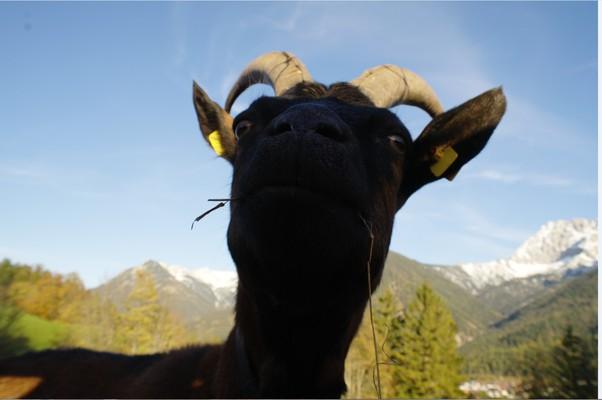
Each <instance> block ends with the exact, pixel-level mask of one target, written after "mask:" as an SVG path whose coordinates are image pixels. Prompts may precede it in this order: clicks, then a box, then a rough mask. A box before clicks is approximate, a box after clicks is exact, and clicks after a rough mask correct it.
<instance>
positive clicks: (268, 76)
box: [225, 51, 313, 112]
mask: <svg viewBox="0 0 602 400" xmlns="http://www.w3.org/2000/svg"><path fill="white" fill-rule="evenodd" d="M299 82H313V79H312V78H311V75H310V73H309V71H308V70H307V68H306V67H305V65H303V63H302V62H301V61H300V60H299V59H298V58H297V57H295V56H294V55H292V54H291V53H287V52H286V51H274V52H272V53H267V54H264V55H262V56H259V57H257V58H256V59H255V60H253V61H252V62H251V63H250V64H249V65H248V66H247V68H245V70H244V71H243V72H242V73H241V74H240V77H239V78H238V80H237V81H236V83H235V84H234V86H232V89H231V90H230V93H229V94H228V98H227V99H226V107H225V109H226V111H227V112H230V109H231V108H232V105H233V104H234V101H235V100H236V98H237V97H238V96H239V95H240V94H241V93H242V92H244V91H245V90H246V89H247V88H248V87H249V86H251V85H254V84H256V83H267V84H268V85H270V86H272V88H273V89H274V93H275V94H276V96H280V95H282V94H283V93H284V92H286V91H287V90H288V89H290V88H292V87H293V86H295V85H296V84H297V83H299Z"/></svg>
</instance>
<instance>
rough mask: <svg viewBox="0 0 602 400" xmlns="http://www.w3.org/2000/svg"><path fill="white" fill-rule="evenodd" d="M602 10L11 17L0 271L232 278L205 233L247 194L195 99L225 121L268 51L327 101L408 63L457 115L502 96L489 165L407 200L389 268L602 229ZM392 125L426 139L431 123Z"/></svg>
mask: <svg viewBox="0 0 602 400" xmlns="http://www.w3.org/2000/svg"><path fill="white" fill-rule="evenodd" d="M596 7H597V5H596V3H592V2H578V3H568V2H567V3H557V2H529V3H520V2H506V3H476V2H462V3H409V2H403V3H370V4H368V3H302V4H301V3H265V2H264V3H226V4H224V3H148V2H144V3H113V2H108V3H105V2H101V3H96V2H95V3H0V52H1V56H0V93H1V95H0V188H2V189H1V193H2V194H1V195H0V257H9V258H11V259H12V260H14V261H20V262H28V263H40V264H43V265H44V266H45V267H47V268H49V269H51V270H53V271H58V272H71V271H75V272H77V273H78V274H79V275H80V276H81V277H82V278H83V279H84V281H85V283H86V284H87V285H88V286H95V285H98V284H100V283H102V282H103V281H104V280H106V279H107V278H109V277H111V276H113V275H115V274H117V273H118V272H120V271H121V270H123V269H125V268H127V267H130V266H133V265H137V264H140V263H142V262H143V261H145V260H147V259H151V258H152V259H158V260H162V261H166V262H169V263H173V264H179V265H183V266H187V267H191V268H194V267H201V266H209V267H213V268H218V269H229V268H233V263H232V261H231V259H230V256H229V254H228V250H227V247H226V241H225V236H226V228H227V225H228V212H227V210H226V209H223V210H220V211H217V212H215V213H213V214H211V215H210V216H208V217H207V218H206V219H205V220H203V221H202V222H201V223H200V224H198V225H197V226H196V227H195V230H194V231H192V232H191V231H190V222H191V221H192V219H194V217H196V216H197V215H199V214H200V213H201V212H203V211H205V210H206V209H207V208H209V207H210V206H211V204H209V203H207V202H206V199H208V198H211V197H222V196H227V195H228V192H229V183H230V179H231V169H230V166H229V164H228V163H227V162H225V161H223V160H221V159H218V158H217V157H216V156H215V155H214V154H213V153H212V151H211V150H210V149H209V148H208V147H207V146H206V145H205V143H204V142H203V140H202V139H201V136H200V134H199V131H198V125H197V121H196V117H195V114H194V111H193V107H192V101H191V82H192V79H195V80H197V81H198V82H199V83H200V84H201V85H202V86H203V87H204V88H205V89H206V91H207V92H208V93H209V94H210V95H211V96H212V97H213V98H214V99H215V100H216V101H218V102H220V103H223V101H224V100H225V97H226V94H227V92H228V89H229V87H230V85H231V84H232V83H233V81H234V80H235V79H236V77H237V75H238V74H239V73H240V71H241V70H242V69H243V68H244V66H245V65H246V64H247V63H248V62H249V61H250V60H252V59H253V58H255V57H256V56H257V55H259V54H262V53H264V52H267V51H272V50H288V51H291V52H293V53H295V54H296V55H297V56H299V57H300V58H301V59H302V60H303V61H304V63H305V64H306V65H307V67H308V68H309V69H310V71H311V72H312V75H313V77H314V78H315V79H316V80H318V81H321V82H325V83H332V82H335V81H341V80H351V79H353V78H354V77H356V76H357V75H359V74H360V73H361V72H362V71H363V70H364V69H366V68H369V67H371V66H374V65H377V64H383V63H394V64H398V65H400V66H403V67H407V68H410V69H412V70H414V71H416V72H418V73H419V74H421V75H422V76H423V77H425V78H426V79H427V80H428V81H429V82H430V83H431V84H432V86H433V87H434V88H435V90H436V91H437V92H438V94H439V96H440V98H441V101H442V103H443V105H444V107H446V108H450V107H453V106H455V105H458V104H460V103H462V102H464V101H466V100H468V99H470V98H471V97H474V96H476V95H478V94H480V93H481V92H483V91H485V90H488V89H490V88H492V87H495V86H498V85H503V86H504V90H505V93H506V95H507V98H508V110H507V113H506V116H505V117H504V119H503V120H502V123H501V124H500V126H499V128H498V130H497V131H496V133H495V134H494V136H493V138H492V139H491V141H490V142H489V145H488V146H487V148H486V149H485V150H484V152H483V153H482V154H481V155H480V156H479V157H478V158H477V159H475V160H473V161H472V162H471V163H470V164H468V165H467V166H466V167H465V168H464V169H463V170H462V171H461V173H460V174H459V175H458V176H457V178H456V179H455V180H454V181H453V182H447V181H440V182H437V183H434V184H432V185H430V186H428V187H425V188H423V189H422V190H421V191H420V192H418V193H416V194H415V195H414V196H413V197H412V198H411V199H410V201H409V202H408V203H407V204H406V206H405V207H404V208H403V209H402V210H401V211H400V213H399V214H398V216H397V219H396V225H395V229H394V236H393V240H392V244H391V249H392V250H395V251H398V252H401V253H403V254H405V255H407V256H409V257H412V258H415V259H417V260H420V261H423V262H431V263H441V264H454V263H458V262H465V261H487V260H492V259H495V258H500V257H506V256H509V255H511V254H512V252H513V251H514V249H515V248H516V247H517V246H518V245H520V243H521V242H522V241H523V240H525V239H526V238H527V237H528V236H529V235H531V234H533V233H534V232H535V231H536V230H537V229H538V228H539V226H540V225H542V224H543V223H545V222H547V221H549V220H556V219H570V218H577V217H586V218H597V130H596V129H597V128H596V124H597V39H596V37H597V36H596V35H597V19H596V16H597V8H596ZM261 94H267V95H269V94H271V92H270V89H269V87H267V86H261V85H260V86H257V87H254V88H252V89H251V90H249V91H248V92H247V93H245V94H244V95H243V96H242V97H241V98H240V99H239V100H238V101H237V104H236V106H235V109H234V111H240V110H241V109H244V107H245V105H248V104H249V103H250V102H251V101H252V100H253V98H255V97H256V96H258V95H261ZM394 112H396V113H397V115H399V117H400V118H401V119H402V120H403V121H404V123H405V124H406V126H407V127H408V128H409V129H410V131H411V132H412V134H413V135H414V137H416V136H417V135H418V134H419V133H420V131H421V129H422V128H423V127H424V126H425V124H426V123H427V122H428V117H427V115H426V114H425V113H424V112H422V111H420V110H416V109H412V108H409V107H397V108H395V109H394Z"/></svg>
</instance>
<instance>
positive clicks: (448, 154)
mask: <svg viewBox="0 0 602 400" xmlns="http://www.w3.org/2000/svg"><path fill="white" fill-rule="evenodd" d="M435 158H437V162H436V163H434V164H433V165H431V172H432V173H433V175H435V176H436V177H437V178H438V177H440V176H441V175H443V174H444V173H445V171H447V169H448V168H449V167H450V165H452V164H453V162H454V161H456V158H458V153H456V151H455V150H454V149H453V148H452V147H451V146H449V147H444V148H438V149H437V151H436V152H435Z"/></svg>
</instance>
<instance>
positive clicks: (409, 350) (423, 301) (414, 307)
mask: <svg viewBox="0 0 602 400" xmlns="http://www.w3.org/2000/svg"><path fill="white" fill-rule="evenodd" d="M398 321H399V327H398V329H395V330H394V331H393V332H394V333H395V335H394V336H393V337H391V338H390V341H391V343H390V345H389V346H390V351H391V353H390V356H391V360H392V361H393V362H394V363H395V364H396V367H395V368H394V370H393V385H394V390H395V393H394V397H405V398H453V397H462V396H463V395H462V393H461V392H460V390H459V385H460V384H461V383H462V376H461V375H460V367H461V362H462V361H461V358H460V357H459V356H458V352H457V345H456V339H455V336H456V333H457V328H456V324H455V322H454V320H453V318H452V316H451V313H450V312H449V310H448V309H447V307H446V306H445V304H444V303H443V301H442V300H441V298H440V297H439V296H437V295H436V294H435V293H434V292H433V290H432V289H431V288H430V287H429V286H428V285H426V284H423V285H422V286H421V287H419V288H418V290H417V292H416V298H415V300H414V301H413V302H412V303H411V304H410V305H409V306H408V308H407V309H406V311H405V314H404V316H403V319H398Z"/></svg>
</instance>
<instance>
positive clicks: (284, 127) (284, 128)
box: [274, 122, 293, 135]
mask: <svg viewBox="0 0 602 400" xmlns="http://www.w3.org/2000/svg"><path fill="white" fill-rule="evenodd" d="M292 130H293V126H292V125H291V124H289V123H288V122H281V123H279V124H278V125H277V126H276V129H274V135H280V134H281V133H286V132H292Z"/></svg>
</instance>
